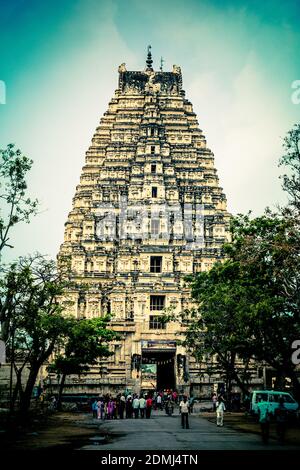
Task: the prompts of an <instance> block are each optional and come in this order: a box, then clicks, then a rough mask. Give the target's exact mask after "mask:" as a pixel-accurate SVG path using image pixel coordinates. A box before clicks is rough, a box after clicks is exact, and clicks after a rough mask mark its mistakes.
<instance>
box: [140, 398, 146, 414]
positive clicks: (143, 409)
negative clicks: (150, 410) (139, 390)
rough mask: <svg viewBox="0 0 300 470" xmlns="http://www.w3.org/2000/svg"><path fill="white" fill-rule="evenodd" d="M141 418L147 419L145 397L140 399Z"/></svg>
mask: <svg viewBox="0 0 300 470" xmlns="http://www.w3.org/2000/svg"><path fill="white" fill-rule="evenodd" d="M139 403H140V413H141V418H144V417H145V408H146V400H145V398H144V397H143V396H141V398H140V399H139Z"/></svg>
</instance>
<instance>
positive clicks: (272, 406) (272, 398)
mask: <svg viewBox="0 0 300 470" xmlns="http://www.w3.org/2000/svg"><path fill="white" fill-rule="evenodd" d="M281 397H282V398H283V399H284V405H285V407H286V409H287V410H288V411H297V410H298V408H299V404H298V403H297V402H296V400H295V399H294V398H293V397H292V395H291V394H290V393H288V392H280V391H275V390H254V391H253V392H251V394H250V412H251V413H252V414H258V403H259V402H260V401H261V400H262V401H264V402H268V403H269V411H270V413H272V414H274V412H275V410H276V408H278V405H279V399H280V398H281Z"/></svg>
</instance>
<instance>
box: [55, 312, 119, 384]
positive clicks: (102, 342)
mask: <svg viewBox="0 0 300 470" xmlns="http://www.w3.org/2000/svg"><path fill="white" fill-rule="evenodd" d="M109 321H110V318H109V317H102V318H92V319H81V320H76V319H74V320H73V321H72V323H71V324H70V329H69V331H68V337H67V341H66V343H65V345H64V352H63V354H61V353H58V355H57V356H56V358H55V361H54V362H53V363H52V364H51V365H50V366H49V370H50V371H55V372H57V373H59V374H62V375H69V374H81V373H83V372H87V371H88V370H89V368H90V366H91V365H93V364H96V363H97V361H98V360H99V359H100V358H102V357H108V356H110V355H111V354H112V353H111V352H110V351H109V346H108V344H109V343H110V342H111V341H112V340H114V339H116V337H117V334H116V333H115V332H114V331H112V330H110V329H108V328H107V325H108V323H109Z"/></svg>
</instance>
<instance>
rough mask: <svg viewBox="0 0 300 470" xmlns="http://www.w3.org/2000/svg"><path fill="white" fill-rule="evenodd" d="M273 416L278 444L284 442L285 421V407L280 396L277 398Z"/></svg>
mask: <svg viewBox="0 0 300 470" xmlns="http://www.w3.org/2000/svg"><path fill="white" fill-rule="evenodd" d="M275 418H276V432H277V436H278V441H279V443H280V444H284V440H285V433H286V423H287V409H286V407H285V405H284V399H283V398H282V397H280V398H279V406H278V408H276V410H275Z"/></svg>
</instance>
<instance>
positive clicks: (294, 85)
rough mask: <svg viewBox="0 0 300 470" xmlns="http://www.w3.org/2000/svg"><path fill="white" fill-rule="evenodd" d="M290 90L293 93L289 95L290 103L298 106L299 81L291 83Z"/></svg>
mask: <svg viewBox="0 0 300 470" xmlns="http://www.w3.org/2000/svg"><path fill="white" fill-rule="evenodd" d="M291 88H292V89H293V90H295V91H293V93H292V95H291V101H292V103H293V104H300V80H294V81H293V82H292V85H291Z"/></svg>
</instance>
